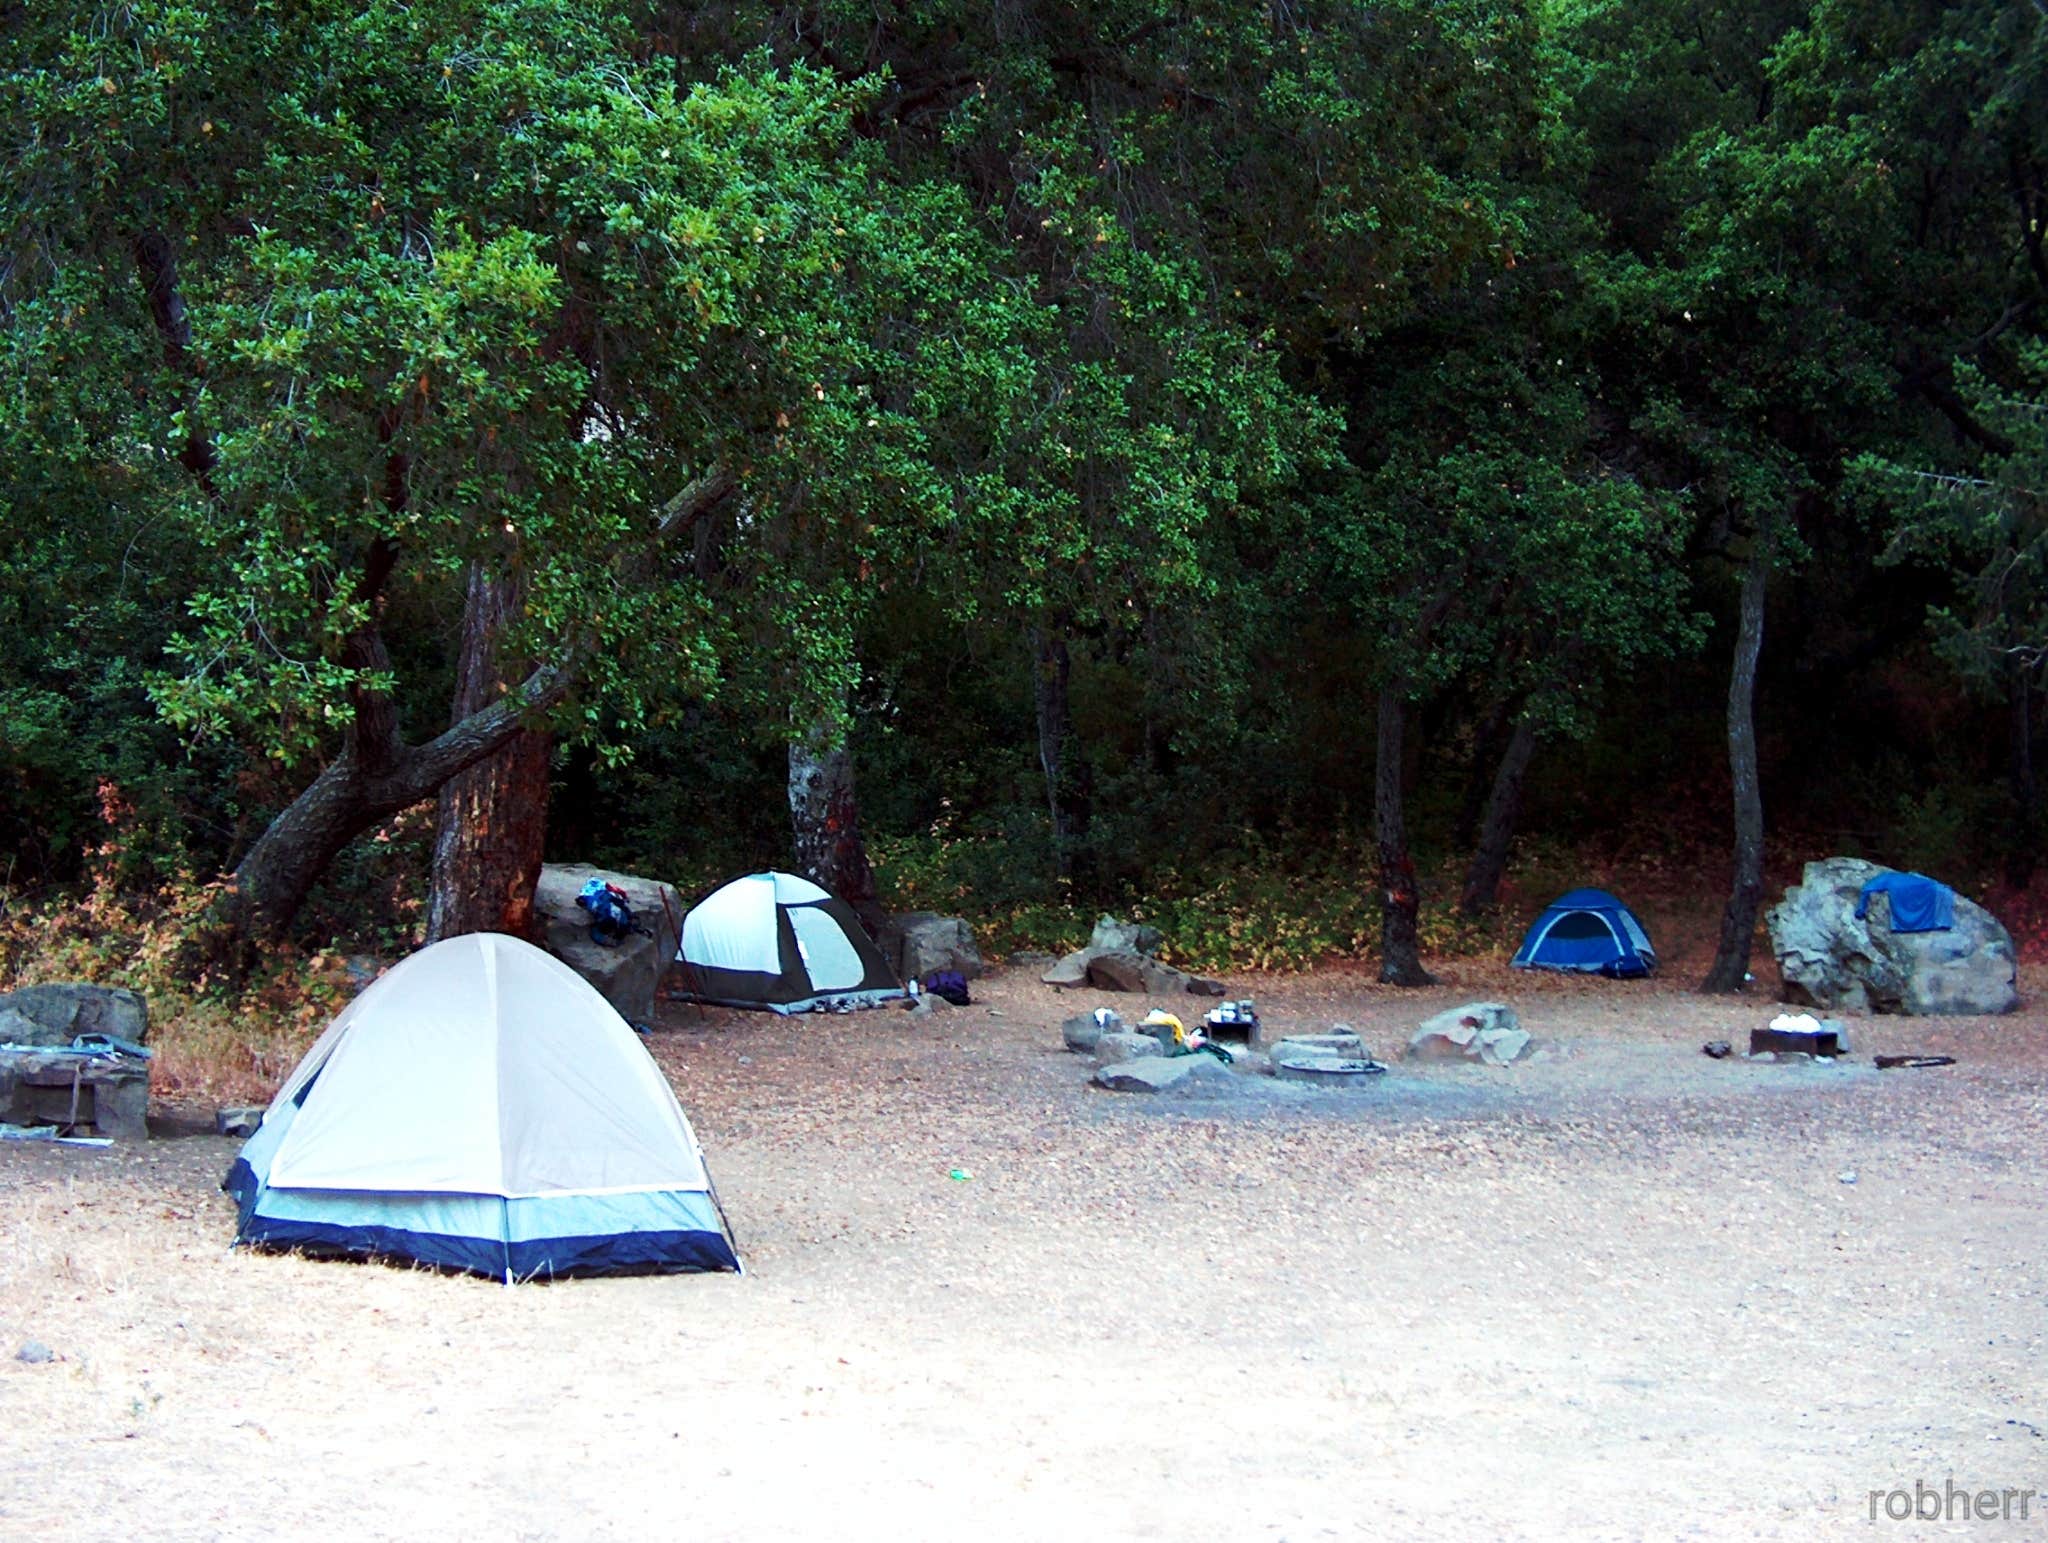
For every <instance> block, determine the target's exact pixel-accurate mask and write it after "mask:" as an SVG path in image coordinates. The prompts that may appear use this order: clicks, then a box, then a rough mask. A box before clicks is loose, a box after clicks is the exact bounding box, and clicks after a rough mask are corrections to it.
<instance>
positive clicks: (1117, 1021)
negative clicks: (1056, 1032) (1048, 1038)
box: [1060, 1007, 1124, 1055]
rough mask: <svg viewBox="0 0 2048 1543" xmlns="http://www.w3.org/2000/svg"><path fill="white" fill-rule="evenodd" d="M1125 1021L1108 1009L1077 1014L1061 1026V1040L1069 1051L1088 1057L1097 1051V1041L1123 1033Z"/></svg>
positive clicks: (1103, 1008)
mask: <svg viewBox="0 0 2048 1543" xmlns="http://www.w3.org/2000/svg"><path fill="white" fill-rule="evenodd" d="M1123 1027H1124V1021H1123V1019H1121V1018H1119V1017H1118V1016H1117V1015H1116V1014H1115V1013H1113V1012H1111V1011H1110V1010H1109V1009H1108V1008H1106V1007H1098V1008H1096V1009H1095V1011H1094V1012H1092V1013H1077V1014H1076V1015H1075V1016H1073V1017H1072V1018H1069V1019H1068V1020H1067V1021H1066V1022H1065V1023H1062V1024H1061V1025H1060V1038H1061V1039H1062V1040H1064V1041H1065V1042H1066V1046H1067V1048H1068V1049H1069V1050H1072V1051H1075V1052H1076V1053H1078V1054H1081V1055H1087V1054H1089V1053H1090V1052H1092V1051H1093V1050H1094V1049H1095V1046H1096V1043H1097V1041H1099V1040H1100V1039H1101V1038H1102V1036H1103V1035H1105V1034H1120V1033H1122V1032H1123Z"/></svg>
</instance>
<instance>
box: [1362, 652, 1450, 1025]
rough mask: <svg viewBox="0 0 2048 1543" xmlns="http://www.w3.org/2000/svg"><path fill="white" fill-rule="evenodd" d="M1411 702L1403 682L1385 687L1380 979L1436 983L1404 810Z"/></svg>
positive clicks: (1377, 807) (1378, 815) (1376, 800)
mask: <svg viewBox="0 0 2048 1543" xmlns="http://www.w3.org/2000/svg"><path fill="white" fill-rule="evenodd" d="M1407 715H1408V704H1407V701H1406V699H1405V694H1404V692H1403V689H1402V685H1401V683H1400V682H1398V681H1395V682H1391V683H1389V684H1388V685H1386V686H1383V687H1382V688H1381V689H1380V702H1379V748H1378V751H1377V757H1378V764H1377V765H1376V767H1375V768H1374V786H1373V819H1374V824H1375V826H1376V828H1377V831H1378V836H1379V860H1380V979H1381V980H1383V981H1385V982H1387V983H1388V984H1390V985H1395V986H1433V985H1435V984H1436V977H1435V976H1433V975H1431V974H1430V973H1429V971H1427V970H1425V969H1424V968H1423V967H1422V960H1421V957H1420V955H1419V954H1418V952H1417V943H1416V919H1417V915H1418V913H1419V912H1420V910H1421V906H1422V896H1421V889H1420V885H1419V884H1418V882H1417V880H1416V876H1415V863H1414V860H1413V859H1412V858H1410V857H1409V855H1408V832H1407V827H1406V824H1405V822H1404V820H1403V815H1402V792H1403V789H1402V780H1403V779H1402V770H1403V761H1404V759H1405V746H1404V743H1403V741H1404V739H1405V730H1406V727H1407Z"/></svg>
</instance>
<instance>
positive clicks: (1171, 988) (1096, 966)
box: [1088, 950, 1188, 997]
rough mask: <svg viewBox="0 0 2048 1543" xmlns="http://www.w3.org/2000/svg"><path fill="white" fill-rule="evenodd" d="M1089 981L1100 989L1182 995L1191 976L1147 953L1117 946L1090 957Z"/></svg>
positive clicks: (1150, 994) (1185, 991)
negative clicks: (1115, 948)
mask: <svg viewBox="0 0 2048 1543" xmlns="http://www.w3.org/2000/svg"><path fill="white" fill-rule="evenodd" d="M1088 984H1089V985H1091V986H1093V987H1095V989H1096V990H1098V991H1135V992H1139V993H1141V994H1143V995H1145V996H1161V997H1166V996H1183V995H1185V994H1186V993H1187V989H1188V977H1187V976H1186V975H1184V974H1182V973H1181V972H1180V971H1179V970H1176V969H1175V968H1174V967H1173V966H1172V965H1170V964H1161V963H1160V962H1159V961H1158V960H1157V959H1153V958H1151V957H1149V956H1147V955H1145V954H1133V953H1126V952H1124V951H1122V950H1118V951H1115V952H1112V953H1106V954H1097V955H1095V957H1094V958H1092V959H1090V960H1089V961H1088Z"/></svg>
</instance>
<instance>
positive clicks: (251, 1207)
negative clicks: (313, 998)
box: [221, 933, 739, 1281]
mask: <svg viewBox="0 0 2048 1543" xmlns="http://www.w3.org/2000/svg"><path fill="white" fill-rule="evenodd" d="M221 1187H222V1188H223V1189H225V1190H227V1191H228V1193H229V1194H231V1195H233V1196H234V1197H235V1200H236V1201H237V1203H238V1205H239V1206H240V1210H241V1221H240V1225H239V1227H238V1228H237V1230H236V1235H235V1237H236V1241H237V1242H238V1243H249V1244H256V1245H259V1246H265V1247H272V1248H303V1249H305V1250H307V1251H308V1252H315V1253H340V1254H357V1255H368V1256H378V1257H387V1258H401V1259H416V1260H418V1261H420V1262H421V1263H424V1264H431V1265H438V1266H442V1267H444V1268H448V1269H457V1270H467V1271H470V1272H472V1273H474V1274H478V1275H488V1276H492V1277H502V1278H503V1279H505V1280H508V1281H510V1280H515V1279H526V1278H528V1277H532V1276H558V1275H602V1274H626V1273H635V1274H644V1273H658V1272H669V1271H681V1270H737V1269H738V1268H739V1256H738V1254H737V1253H736V1252H735V1250H734V1247H733V1242H732V1237H731V1234H730V1232H729V1231H728V1229H727V1227H726V1224H725V1218H724V1215H723V1214H722V1213H721V1212H720V1210H719V1207H718V1201H717V1198H716V1196H715V1195H714V1194H713V1192H712V1188H711V1175H710V1173H709V1171H708V1170H707V1169H706V1168H705V1166H704V1155H703V1152H702V1151H701V1150H700V1149H699V1148H698V1146H697V1138H696V1135H695V1134H694V1133H693V1132H692V1131H691V1129H690V1122H689V1120H688V1119H687V1118H686V1117H685V1116H684V1114H683V1111H682V1106H681V1105H680V1104H678V1103H677V1102H676V1096H675V1093H674V1091H673V1090H672V1089H671V1088H670V1087H669V1085H668V1079H667V1078H666V1077H664V1076H663V1075H662V1072H661V1068H660V1067H658V1066H656V1065H655V1064H654V1059H653V1057H651V1056H650V1055H649V1054H648V1053H647V1049H646V1047H645V1046H644V1045H642V1044H641V1043H640V1039H639V1036H638V1035H636V1034H635V1033H634V1032H633V1030H632V1028H631V1027H630V1026H629V1025H628V1024H627V1023H626V1020H625V1019H623V1018H621V1017H620V1016H619V1015H618V1013H617V1012H616V1011H615V1010H614V1009H613V1008H612V1005H611V1004H610V1003H609V1002H607V1001H606V1000H605V999H604V998H603V997H602V996H600V995H599V994H598V992H597V990H596V988H595V987H593V986H591V985H590V984H589V982H587V981H585V980H584V979H583V978H582V977H581V976H580V975H578V974H577V973H576V972H575V971H573V970H571V969H570V968H569V967H568V966H567V965H565V964H563V963H562V962H561V961H560V960H559V959H556V958H554V957H553V956H552V955H550V954H547V953H544V952H542V951H541V950H540V949H538V948H535V947H534V946H533V945H532V944H530V943H524V942H521V941H520V940H519V939H518V938H513V937H506V936H504V935H502V934H499V933H473V934H470V935H467V936H463V937H456V938H449V939H448V940H447V941H445V942H441V943H436V944H435V945H434V946H433V947H431V948H427V949H423V950H421V951H420V952H419V953H417V954H414V955H413V956H412V957H411V958H409V959H406V960H405V961H403V962H402V963H400V964H399V965H398V966H396V967H395V968H394V969H392V970H390V971H389V972H387V973H386V974H385V975H383V976H382V977H381V978H379V979H378V980H376V981H374V982H373V983H371V985H370V986H369V987H368V988H367V989H365V990H364V992H363V993H362V995H361V996H359V997H357V998H356V999H355V1001H353V1002H351V1003H350V1004H349V1005H348V1007H347V1008H345V1009H344V1010H343V1011H342V1012H341V1014H340V1015H339V1016H338V1017H336V1018H335V1020H334V1022H333V1023H332V1024H331V1025H329V1026H328V1029H327V1032H326V1033H325V1034H323V1035H321V1036H320V1038H319V1040H318V1041H317V1042H316V1043H315V1044H314V1046H313V1048H312V1049H311V1050H309V1051H307V1052H306V1055H305V1058H304V1059H303V1060H301V1061H300V1062H299V1065H298V1068H297V1070H295V1071H294V1072H293V1073H292V1075H291V1077H290V1079H289V1080H288V1081H287V1082H286V1083H285V1085H284V1087H283V1088H282V1089H280V1090H279V1092H278V1095H277V1097H276V1098H275V1099H274V1100H272V1102H271V1105H270V1107H269V1109H268V1110H266V1111H265V1113H264V1116H263V1123H262V1125H261V1126H260V1127H258V1129H257V1131H256V1134H255V1135H253V1136H251V1137H250V1138H249V1140H248V1142H247V1143H246V1144H245V1145H244V1146H243V1148H242V1151H241V1154H240V1155H239V1156H238V1157H237V1158H236V1159H235V1163H234V1166H233V1167H232V1168H231V1169H230V1170H229V1172H228V1176H227V1179H226V1181H225V1182H224V1183H223V1184H222V1186H221Z"/></svg>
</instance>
